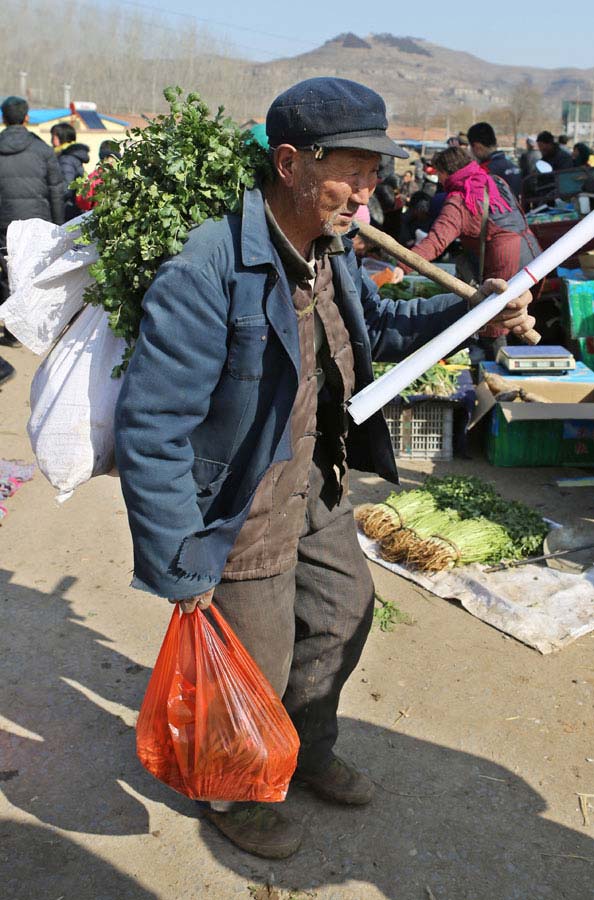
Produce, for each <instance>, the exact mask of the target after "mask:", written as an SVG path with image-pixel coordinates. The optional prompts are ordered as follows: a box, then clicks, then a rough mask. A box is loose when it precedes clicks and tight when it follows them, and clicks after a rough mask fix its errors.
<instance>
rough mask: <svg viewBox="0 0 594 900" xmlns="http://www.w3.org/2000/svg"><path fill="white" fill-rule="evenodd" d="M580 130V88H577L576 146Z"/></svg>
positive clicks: (574, 139)
mask: <svg viewBox="0 0 594 900" xmlns="http://www.w3.org/2000/svg"><path fill="white" fill-rule="evenodd" d="M579 128H580V86H579V84H578V86H577V100H576V101H575V135H574V138H573V142H574V144H576V143H577V142H578V141H579V137H578V133H579Z"/></svg>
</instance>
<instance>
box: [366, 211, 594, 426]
mask: <svg viewBox="0 0 594 900" xmlns="http://www.w3.org/2000/svg"><path fill="white" fill-rule="evenodd" d="M592 238H594V212H591V213H589V214H588V215H587V216H586V217H585V218H584V219H582V220H581V221H580V222H578V223H577V224H576V225H574V227H573V228H571V229H570V230H569V231H568V232H566V233H565V234H564V235H562V236H561V237H560V238H559V240H557V241H555V243H554V244H552V245H551V246H550V247H548V248H547V249H546V250H543V252H542V253H541V254H540V256H537V257H536V259H533V260H532V262H531V263H530V265H529V266H526V267H525V268H523V269H522V270H521V271H520V272H518V274H517V275H514V277H513V278H512V279H511V280H510V281H509V282H508V288H507V290H506V291H504V293H503V294H491V296H490V297H487V298H486V299H485V300H483V301H482V302H481V303H479V304H478V306H475V307H474V309H471V310H470V312H468V313H466V315H465V316H462V318H461V319H458V321H457V322H454V324H453V325H450V326H449V328H446V330H445V331H442V333H441V334H438V335H437V336H436V337H434V338H433V339H432V340H430V341H429V342H428V343H427V344H424V345H423V346H422V347H420V348H419V349H418V350H416V351H415V352H414V353H411V355H410V356H407V357H406V359H404V360H402V362H401V363H398V365H396V366H395V367H394V368H393V369H391V370H390V371H389V372H386V374H385V375H382V377H381V378H378V380H377V381H374V382H373V383H372V384H369V385H367V387H365V388H363V390H362V391H359V393H358V394H355V396H354V397H352V399H351V401H350V403H349V413H350V414H351V416H352V418H353V419H354V420H355V422H356V423H357V425H360V424H361V423H362V422H365V421H366V420H367V419H368V418H369V417H370V416H372V415H373V414H374V413H376V412H377V411H378V410H379V409H381V408H382V406H385V405H386V403H389V402H390V400H393V399H394V397H396V396H397V395H398V394H400V392H401V391H403V390H404V388H406V387H408V385H409V384H412V382H413V381H416V379H417V378H420V376H421V375H422V374H423V373H424V372H426V371H427V369H430V368H431V366H434V365H435V364H436V363H438V362H439V360H440V359H444V357H446V356H448V355H449V354H450V353H451V352H452V351H453V350H454V349H455V348H456V347H459V346H460V344H462V343H463V342H464V341H466V340H467V339H468V338H469V337H470V336H471V335H472V334H474V333H475V332H476V331H479V329H480V328H482V327H483V326H484V325H486V324H487V322H490V321H491V319H492V318H493V317H494V316H496V315H497V314H498V313H500V312H501V311H502V309H503V308H504V307H505V306H507V304H508V303H509V302H510V301H512V300H515V299H516V298H517V297H519V296H520V295H521V294H523V293H524V291H527V290H529V289H530V288H531V287H534V285H535V284H536V283H537V282H538V281H540V280H541V278H544V277H545V275H548V274H549V272H552V270H553V269H555V268H556V267H557V266H559V265H561V263H562V262H564V261H565V260H566V259H567V258H568V257H570V256H573V255H574V253H576V252H577V251H578V250H580V249H581V247H583V246H584V244H587V243H588V241H590V240H592ZM403 302H404V303H407V302H408V301H407V300H404V301H403Z"/></svg>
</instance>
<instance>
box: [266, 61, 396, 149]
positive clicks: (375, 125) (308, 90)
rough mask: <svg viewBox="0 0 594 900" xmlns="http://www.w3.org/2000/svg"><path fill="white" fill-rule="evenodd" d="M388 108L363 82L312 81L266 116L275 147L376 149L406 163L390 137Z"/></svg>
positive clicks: (278, 100) (285, 97)
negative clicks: (388, 132)
mask: <svg viewBox="0 0 594 900" xmlns="http://www.w3.org/2000/svg"><path fill="white" fill-rule="evenodd" d="M387 127H388V119H387V117H386V104H385V103H384V101H383V100H382V98H381V97H380V95H379V94H377V93H376V92H375V91H372V90H371V88H368V87H366V86H365V85H364V84H358V83H357V82H356V81H348V80H347V79H346V78H308V79H307V80H306V81H300V82H299V84H295V85H293V87H290V88H289V89H288V90H286V91H285V92H284V93H283V94H280V95H279V96H278V97H277V98H276V100H274V101H273V103H272V106H271V107H270V109H269V110H268V115H267V116H266V134H267V135H268V141H269V143H270V146H271V147H278V146H279V145H280V144H292V145H293V146H294V147H297V148H298V149H301V150H306V149H317V148H327V149H329V150H330V149H337V148H346V149H351V150H371V151H372V152H374V153H383V154H385V155H387V156H397V157H399V158H400V159H407V158H408V153H407V152H406V151H405V150H402V149H401V148H400V147H398V146H397V144H395V143H394V141H392V140H390V138H389V137H388V135H387V134H386V129H387Z"/></svg>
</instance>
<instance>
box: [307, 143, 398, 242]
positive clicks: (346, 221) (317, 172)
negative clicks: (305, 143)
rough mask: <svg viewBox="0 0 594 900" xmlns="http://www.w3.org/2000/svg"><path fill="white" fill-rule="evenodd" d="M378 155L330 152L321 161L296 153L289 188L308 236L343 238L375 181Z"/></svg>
mask: <svg viewBox="0 0 594 900" xmlns="http://www.w3.org/2000/svg"><path fill="white" fill-rule="evenodd" d="M380 159H381V157H380V155H379V153H371V152H370V151H368V150H331V151H329V152H328V154H327V156H325V157H324V158H323V159H315V158H314V154H313V153H311V152H308V151H300V152H299V153H298V154H297V157H296V159H295V169H294V175H295V177H294V182H293V185H292V191H293V199H294V204H295V213H296V215H297V216H299V219H300V222H301V223H302V224H303V226H304V228H305V229H306V230H308V231H310V232H311V234H312V236H318V235H321V234H324V235H326V236H328V237H331V236H333V235H341V234H346V232H347V231H348V230H349V229H350V228H351V226H352V224H353V218H354V215H355V213H356V212H357V210H358V208H359V206H367V203H368V202H369V198H370V196H371V195H372V194H373V192H374V190H375V187H376V185H377V181H378V172H379V166H380Z"/></svg>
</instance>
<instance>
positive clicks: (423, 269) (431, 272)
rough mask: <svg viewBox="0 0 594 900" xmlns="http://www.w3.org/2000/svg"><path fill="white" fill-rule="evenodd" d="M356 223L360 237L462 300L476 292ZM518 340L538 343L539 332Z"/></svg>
mask: <svg viewBox="0 0 594 900" xmlns="http://www.w3.org/2000/svg"><path fill="white" fill-rule="evenodd" d="M357 225H358V226H359V234H360V235H361V236H362V237H364V238H367V239H368V240H369V241H372V242H373V243H374V244H377V245H378V247H381V249H382V250H385V251H386V252H387V253H389V254H390V255H391V256H395V257H396V259H397V260H398V261H399V262H403V263H404V264H405V265H406V266H410V268H411V269H415V270H416V271H417V272H418V273H419V274H420V275H425V276H426V277H427V278H430V279H431V280H432V281H435V282H436V283H437V284H439V285H440V286H441V287H443V288H445V290H446V291H448V292H449V293H452V294H457V295H458V297H462V298H463V299H464V300H470V299H471V298H472V297H474V295H475V294H476V288H473V287H471V286H470V285H469V284H466V282H465V281H461V280H460V279H459V278H455V277H454V276H453V275H450V274H449V273H448V272H444V271H443V269H440V268H438V266H434V265H433V263H430V262H429V261H428V260H426V259H423V257H422V256H419V254H418V253H415V252H414V250H409V249H408V248H407V247H403V246H402V244H399V243H398V241H395V240H394V238H392V237H390V235H389V234H386V233H385V232H384V231H380V230H379V228H374V227H373V225H367V224H366V223H365V222H357ZM520 340H522V341H523V342H524V343H525V344H538V343H539V341H540V334H539V333H538V331H535V330H534V328H531V329H530V331H527V332H525V334H523V335H522V336H521V338H520Z"/></svg>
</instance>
